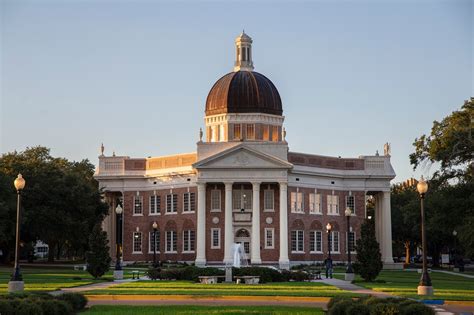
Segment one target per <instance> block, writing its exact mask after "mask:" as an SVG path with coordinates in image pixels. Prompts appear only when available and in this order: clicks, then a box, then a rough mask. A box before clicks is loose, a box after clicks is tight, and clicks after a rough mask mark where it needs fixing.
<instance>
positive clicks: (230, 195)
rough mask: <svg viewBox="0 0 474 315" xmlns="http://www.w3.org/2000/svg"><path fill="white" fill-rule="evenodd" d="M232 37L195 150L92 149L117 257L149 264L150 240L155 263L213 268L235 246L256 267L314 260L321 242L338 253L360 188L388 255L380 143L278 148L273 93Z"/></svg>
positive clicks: (387, 168)
mask: <svg viewBox="0 0 474 315" xmlns="http://www.w3.org/2000/svg"><path fill="white" fill-rule="evenodd" d="M235 43H236V61H235V67H234V71H233V72H231V73H228V74H226V75H224V76H223V77H222V78H220V79H219V80H218V81H217V82H216V83H215V84H214V86H213V87H212V88H211V91H210V92H209V95H208V97H207V101H206V108H205V118H204V119H205V138H203V135H204V133H203V132H201V134H200V139H199V142H198V143H197V149H196V152H193V153H189V154H178V155H173V156H164V157H152V158H130V157H127V156H115V155H114V156H105V155H104V152H103V149H102V154H101V156H100V157H99V167H98V169H97V173H96V175H95V177H96V179H97V180H98V181H99V183H100V187H101V188H102V189H103V190H104V191H105V192H106V198H107V200H108V202H109V204H110V213H109V214H110V215H109V216H108V217H107V218H106V219H105V220H104V223H103V227H104V230H106V231H107V232H108V235H109V239H110V241H111V244H115V242H116V234H117V231H116V216H115V212H114V210H115V209H116V207H117V205H118V204H121V205H122V207H123V225H122V231H121V235H122V236H123V260H124V261H126V262H131V261H152V260H153V252H154V247H155V246H156V252H157V255H158V258H159V259H160V260H172V261H187V262H194V263H196V265H209V264H217V265H222V264H224V263H226V262H230V261H232V250H231V249H232V245H233V244H234V243H240V244H242V245H243V247H244V249H245V252H246V254H247V256H248V259H249V260H250V262H251V263H252V264H255V265H258V264H272V265H278V266H280V267H281V268H288V267H289V266H290V264H299V263H302V262H315V261H323V260H324V259H325V257H326V256H327V253H328V250H329V249H330V250H331V253H332V257H333V259H334V260H335V261H345V260H346V259H347V250H348V248H350V249H351V251H353V250H354V245H355V243H356V242H357V238H358V237H359V228H360V224H361V222H362V221H363V220H364V219H365V217H366V198H367V197H368V196H369V195H371V196H373V197H375V199H376V211H375V218H374V220H375V222H376V235H377V239H378V240H379V243H380V245H381V252H382V257H383V261H384V262H385V263H386V264H391V263H393V260H392V248H391V244H392V240H391V219H390V180H391V179H393V178H394V176H395V173H394V170H393V168H392V166H391V164H390V152H389V151H390V148H389V146H388V145H386V147H385V152H384V155H378V154H376V155H374V156H360V157H357V158H340V157H327V156H320V155H314V154H303V153H296V152H291V151H289V150H288V143H287V142H286V139H285V133H286V132H285V129H284V128H283V122H284V116H283V106H282V102H281V99H280V95H279V93H278V90H277V88H276V87H275V86H274V85H273V83H272V82H271V81H270V80H269V79H268V78H266V77H265V76H264V75H262V74H260V73H258V72H254V71H253V62H252V39H251V38H250V37H249V36H248V35H247V34H245V33H242V34H241V35H240V36H239V37H237V39H236V41H235ZM347 209H349V210H347ZM346 210H347V211H348V212H347V214H348V215H349V213H350V216H351V219H350V227H349V233H348V232H347V223H346V222H347V221H346V216H345V212H346ZM154 222H156V226H157V232H156V234H154V232H153V228H152V225H153V223H154ZM328 223H329V224H330V225H331V230H330V232H329V235H328V231H327V228H326V227H327V225H328ZM154 235H155V236H156V238H154ZM328 236H330V237H328ZM112 247H113V246H112ZM113 251H114V250H112V252H113Z"/></svg>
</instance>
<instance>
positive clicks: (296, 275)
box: [290, 271, 310, 282]
mask: <svg viewBox="0 0 474 315" xmlns="http://www.w3.org/2000/svg"><path fill="white" fill-rule="evenodd" d="M309 278H310V277H309V274H308V273H307V272H305V271H296V272H291V273H290V280H294V281H300V282H301V281H308V280H309Z"/></svg>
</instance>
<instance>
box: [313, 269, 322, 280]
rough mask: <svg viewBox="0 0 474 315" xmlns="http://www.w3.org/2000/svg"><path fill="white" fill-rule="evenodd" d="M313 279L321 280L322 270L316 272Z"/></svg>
mask: <svg viewBox="0 0 474 315" xmlns="http://www.w3.org/2000/svg"><path fill="white" fill-rule="evenodd" d="M313 280H321V271H320V270H318V271H316V272H315V273H314V278H313Z"/></svg>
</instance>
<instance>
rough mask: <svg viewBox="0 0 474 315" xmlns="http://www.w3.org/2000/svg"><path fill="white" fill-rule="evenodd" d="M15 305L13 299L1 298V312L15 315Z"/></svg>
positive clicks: (6, 314)
mask: <svg viewBox="0 0 474 315" xmlns="http://www.w3.org/2000/svg"><path fill="white" fill-rule="evenodd" d="M14 310H15V307H14V306H13V303H12V302H11V300H0V314H2V315H13V314H15V311H14Z"/></svg>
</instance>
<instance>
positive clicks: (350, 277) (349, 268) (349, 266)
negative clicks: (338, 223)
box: [344, 207, 355, 281]
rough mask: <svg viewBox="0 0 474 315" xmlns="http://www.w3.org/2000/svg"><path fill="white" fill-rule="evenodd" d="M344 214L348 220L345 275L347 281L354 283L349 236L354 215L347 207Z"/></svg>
mask: <svg viewBox="0 0 474 315" xmlns="http://www.w3.org/2000/svg"><path fill="white" fill-rule="evenodd" d="M344 214H345V215H346V218H347V246H346V247H347V269H346V274H345V280H346V281H352V280H354V279H355V275H354V270H352V263H351V249H350V248H349V234H350V232H351V228H350V226H351V215H352V210H351V209H350V208H349V207H347V208H346V211H344Z"/></svg>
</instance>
